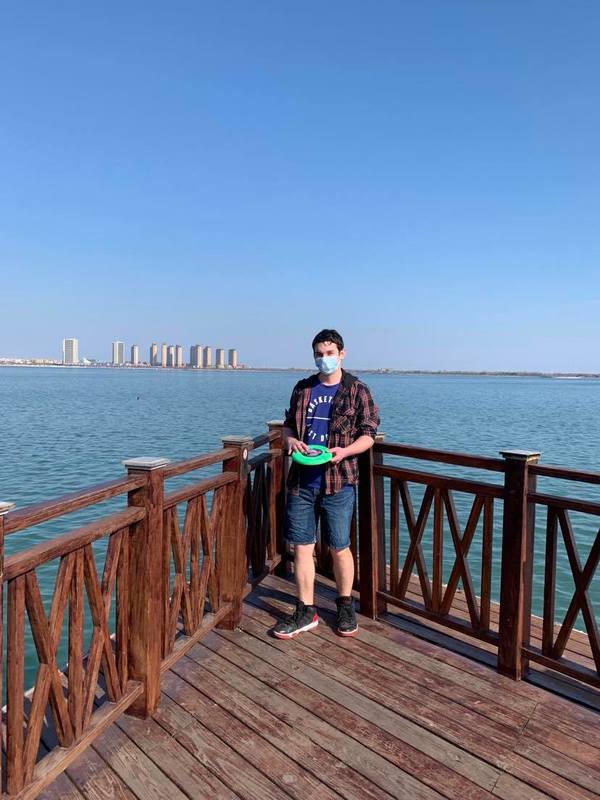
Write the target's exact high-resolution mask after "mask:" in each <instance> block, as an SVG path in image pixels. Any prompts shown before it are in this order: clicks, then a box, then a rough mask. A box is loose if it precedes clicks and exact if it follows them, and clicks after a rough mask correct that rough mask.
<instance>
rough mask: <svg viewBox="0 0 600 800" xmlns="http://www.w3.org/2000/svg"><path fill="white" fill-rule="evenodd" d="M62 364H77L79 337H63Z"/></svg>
mask: <svg viewBox="0 0 600 800" xmlns="http://www.w3.org/2000/svg"><path fill="white" fill-rule="evenodd" d="M62 353H63V364H79V339H63V346H62Z"/></svg>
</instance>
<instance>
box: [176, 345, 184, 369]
mask: <svg viewBox="0 0 600 800" xmlns="http://www.w3.org/2000/svg"><path fill="white" fill-rule="evenodd" d="M175 366H176V367H183V347H182V346H181V345H180V344H178V345H176V346H175Z"/></svg>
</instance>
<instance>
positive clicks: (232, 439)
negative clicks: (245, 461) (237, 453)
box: [221, 434, 252, 446]
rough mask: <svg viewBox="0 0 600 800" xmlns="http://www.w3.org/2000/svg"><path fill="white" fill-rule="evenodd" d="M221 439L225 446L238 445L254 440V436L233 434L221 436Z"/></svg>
mask: <svg viewBox="0 0 600 800" xmlns="http://www.w3.org/2000/svg"><path fill="white" fill-rule="evenodd" d="M221 441H222V442H223V444H224V445H225V446H227V445H232V444H237V445H240V446H241V445H243V444H247V443H248V442H251V441H252V436H240V435H236V434H232V435H231V436H221Z"/></svg>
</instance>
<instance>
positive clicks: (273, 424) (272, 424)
mask: <svg viewBox="0 0 600 800" xmlns="http://www.w3.org/2000/svg"><path fill="white" fill-rule="evenodd" d="M266 425H267V427H269V428H283V426H284V425H285V420H284V419H269V420H267V422H266Z"/></svg>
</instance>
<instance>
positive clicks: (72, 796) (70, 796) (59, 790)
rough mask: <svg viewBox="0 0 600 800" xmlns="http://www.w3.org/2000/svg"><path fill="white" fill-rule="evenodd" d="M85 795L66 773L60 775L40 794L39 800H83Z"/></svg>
mask: <svg viewBox="0 0 600 800" xmlns="http://www.w3.org/2000/svg"><path fill="white" fill-rule="evenodd" d="M83 797H84V795H83V794H81V792H80V791H79V789H78V788H77V787H76V786H75V784H74V783H72V781H70V780H69V778H68V777H67V776H66V775H64V774H63V775H59V776H58V778H56V779H55V780H54V781H52V783H51V784H50V786H48V787H46V789H44V790H43V791H41V792H40V794H39V795H38V799H39V800H83Z"/></svg>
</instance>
